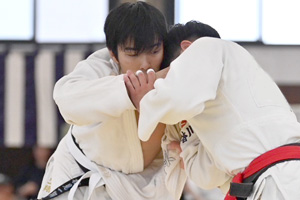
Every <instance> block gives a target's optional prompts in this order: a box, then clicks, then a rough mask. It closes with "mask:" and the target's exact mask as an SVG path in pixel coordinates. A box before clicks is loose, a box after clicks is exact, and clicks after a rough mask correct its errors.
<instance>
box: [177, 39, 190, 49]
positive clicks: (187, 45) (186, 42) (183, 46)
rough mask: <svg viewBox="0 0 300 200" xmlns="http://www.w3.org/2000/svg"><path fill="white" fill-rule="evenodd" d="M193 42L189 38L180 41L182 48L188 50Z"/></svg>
mask: <svg viewBox="0 0 300 200" xmlns="http://www.w3.org/2000/svg"><path fill="white" fill-rule="evenodd" d="M191 44H192V42H191V41H189V40H182V41H181V43H180V47H181V50H182V51H184V50H186V49H187V48H188V47H189V46H190V45H191Z"/></svg>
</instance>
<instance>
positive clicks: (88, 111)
mask: <svg viewBox="0 0 300 200" xmlns="http://www.w3.org/2000/svg"><path fill="white" fill-rule="evenodd" d="M53 96H54V100H55V101H56V103H57V105H58V107H59V109H60V112H61V114H62V116H63V117H64V119H65V120H66V121H67V122H68V123H70V124H71V128H70V130H69V132H70V131H72V134H73V135H74V137H75V140H76V143H78V144H79V146H80V148H81V149H82V150H83V152H84V154H85V156H82V154H81V152H80V151H79V150H78V149H76V147H74V146H73V147H72V146H70V144H71V145H72V143H70V141H71V139H72V138H71V137H70V135H69V134H68V135H67V136H66V137H65V138H64V139H63V140H62V141H61V142H60V144H59V148H58V149H57V150H56V152H55V154H54V155H53V156H52V158H51V159H50V161H49V164H48V166H47V168H46V173H45V177H44V179H43V184H42V187H41V190H40V194H39V197H44V196H46V195H47V194H49V193H50V192H51V191H53V190H54V189H55V188H57V187H58V186H60V185H61V184H63V183H65V182H66V181H68V180H70V179H72V178H74V177H77V176H79V175H84V177H90V185H89V187H88V189H86V187H85V188H84V187H83V188H77V186H74V187H73V188H72V190H71V192H69V194H68V195H69V199H72V198H74V199H80V198H82V199H89V198H90V199H98V198H102V199H106V198H107V196H108V195H109V196H110V197H111V198H112V199H114V200H128V199H139V200H148V199H156V200H169V199H170V200H171V199H174V198H173V196H175V194H171V193H170V192H169V191H168V190H167V188H166V184H165V176H166V173H165V171H164V167H163V159H162V155H158V157H157V158H156V159H155V160H154V161H153V162H152V163H151V165H150V166H148V167H147V168H146V169H144V166H143V152H142V148H141V143H140V139H139V138H138V133H137V124H136V116H135V108H134V106H133V104H132V103H131V100H130V99H129V97H128V94H127V90H126V87H125V84H124V81H123V75H119V67H118V65H116V63H114V62H113V61H112V60H111V59H110V57H109V53H108V50H107V49H102V50H99V51H97V52H95V53H94V54H92V55H91V56H90V57H88V58H87V59H86V60H84V61H81V62H80V63H79V64H78V65H77V66H76V68H75V69H74V71H72V72H71V73H70V74H68V75H66V76H64V77H63V78H61V79H60V80H59V81H58V82H57V83H56V85H55V88H54V94H53ZM68 140H69V142H67V141H68ZM66 143H67V144H68V145H69V148H68V147H67V145H66ZM73 145H74V144H73ZM76 151H77V152H76ZM78 151H79V152H78ZM70 152H71V153H70ZM71 154H72V155H71ZM74 158H75V159H76V160H77V161H78V162H80V163H81V164H82V165H83V166H85V167H86V168H88V169H92V172H88V173H85V174H84V173H83V171H82V170H81V169H80V168H79V166H78V164H77V163H76V161H75V159H74ZM103 184H105V189H106V190H105V191H104V190H103V186H102V185H103ZM179 192H180V191H179ZM176 193H178V191H176ZM107 194H108V195H107ZM177 196H178V195H177ZM64 197H65V196H64ZM59 198H60V197H59Z"/></svg>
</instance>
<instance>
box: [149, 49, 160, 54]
mask: <svg viewBox="0 0 300 200" xmlns="http://www.w3.org/2000/svg"><path fill="white" fill-rule="evenodd" d="M160 51H161V48H160V47H156V48H154V49H152V51H151V53H152V54H157V53H159V52H160Z"/></svg>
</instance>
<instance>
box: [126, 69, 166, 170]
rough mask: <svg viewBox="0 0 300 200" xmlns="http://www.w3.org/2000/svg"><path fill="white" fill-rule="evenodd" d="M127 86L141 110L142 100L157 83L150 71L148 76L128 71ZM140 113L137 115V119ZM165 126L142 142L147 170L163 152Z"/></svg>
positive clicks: (159, 127)
mask: <svg viewBox="0 0 300 200" xmlns="http://www.w3.org/2000/svg"><path fill="white" fill-rule="evenodd" d="M124 81H125V85H126V88H127V91H128V95H129V97H130V99H131V101H132V102H133V104H134V105H135V107H136V108H137V109H139V101H140V99H141V98H142V97H143V96H144V95H145V94H146V93H147V92H148V91H149V90H152V89H153V84H154V81H155V73H154V72H153V71H150V72H149V73H148V74H144V73H138V74H137V75H136V74H134V73H133V72H132V71H128V72H127V73H126V74H125V75H124ZM138 117H139V113H137V118H138ZM164 130H165V124H161V123H159V124H158V125H157V127H156V128H155V130H154V131H153V133H152V135H151V137H150V138H149V140H148V141H141V146H142V151H143V157H144V167H145V168H146V167H147V166H148V165H149V164H150V163H151V162H152V161H153V160H154V159H155V157H156V156H157V154H158V153H159V152H160V150H161V138H162V136H163V134H164Z"/></svg>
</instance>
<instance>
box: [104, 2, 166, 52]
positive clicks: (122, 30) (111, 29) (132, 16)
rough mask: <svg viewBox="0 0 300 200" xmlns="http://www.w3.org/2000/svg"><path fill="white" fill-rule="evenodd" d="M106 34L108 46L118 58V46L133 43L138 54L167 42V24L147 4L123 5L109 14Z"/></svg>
mask: <svg viewBox="0 0 300 200" xmlns="http://www.w3.org/2000/svg"><path fill="white" fill-rule="evenodd" d="M104 32H105V35H106V46H107V48H108V49H109V50H111V51H112V52H113V53H114V54H115V56H116V58H118V51H117V48H118V45H121V47H122V46H123V47H124V46H125V45H126V42H131V41H132V42H133V43H134V48H135V49H136V50H137V53H140V52H143V51H144V50H148V49H149V48H150V47H151V46H152V47H151V49H152V48H153V44H155V43H157V42H160V41H161V42H163V43H164V42H165V39H166V36H167V23H166V19H165V17H164V15H163V14H162V13H161V12H160V11H159V10H158V9H157V8H155V7H154V6H151V5H149V4H147V3H145V2H141V1H138V2H136V3H129V2H127V3H123V4H121V5H120V6H119V7H117V8H115V9H113V10H111V11H110V13H109V14H108V16H107V18H106V21H105V25H104Z"/></svg>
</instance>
